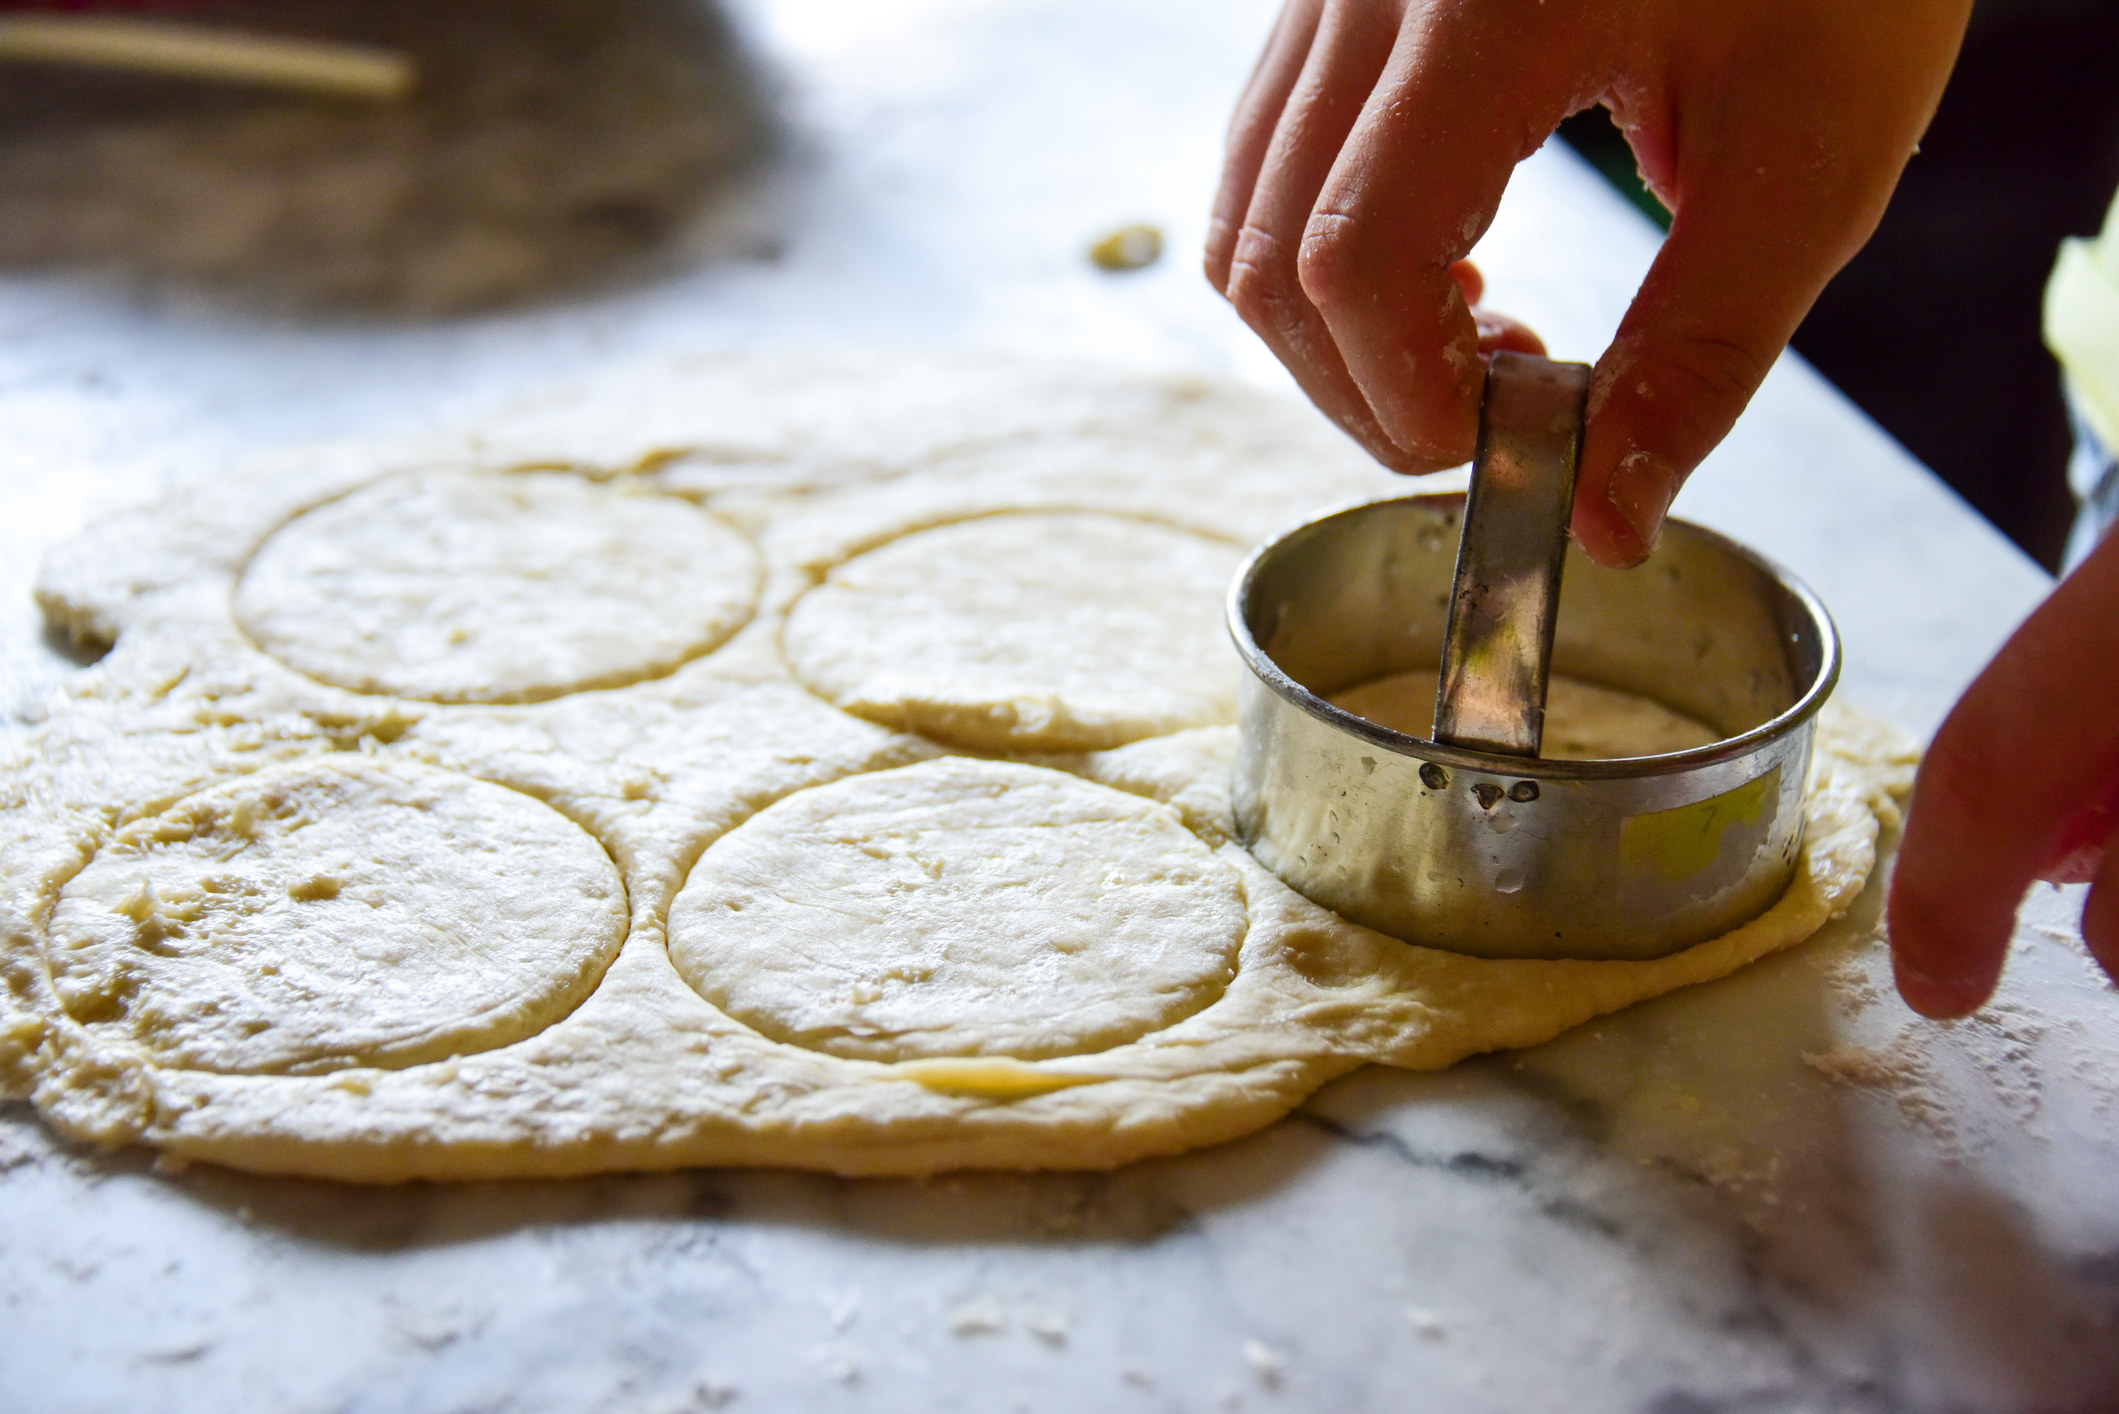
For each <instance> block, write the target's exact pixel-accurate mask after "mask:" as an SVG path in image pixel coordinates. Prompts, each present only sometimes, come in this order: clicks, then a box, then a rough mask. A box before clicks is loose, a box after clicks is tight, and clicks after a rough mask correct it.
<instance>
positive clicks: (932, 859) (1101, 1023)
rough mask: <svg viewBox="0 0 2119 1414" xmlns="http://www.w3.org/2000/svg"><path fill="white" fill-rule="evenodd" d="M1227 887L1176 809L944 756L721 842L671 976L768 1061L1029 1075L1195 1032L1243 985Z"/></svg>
mask: <svg viewBox="0 0 2119 1414" xmlns="http://www.w3.org/2000/svg"><path fill="white" fill-rule="evenodd" d="M1247 926H1248V913H1247V910H1246V906H1245V902H1244V896H1243V889H1242V885H1241V883H1240V881H1239V879H1238V877H1237V874H1236V872H1235V870H1233V869H1232V868H1230V867H1229V866H1228V865H1226V864H1224V863H1222V862H1221V861H1220V860H1218V859H1216V858H1215V857H1214V856H1213V854H1212V853H1211V852H1210V851H1209V850H1208V848H1207V847H1206V845H1205V844H1203V843H1202V842H1201V841H1200V839H1199V838H1198V836H1196V835H1194V834H1192V833H1191V832H1190V831H1189V830H1187V829H1186V828H1185V827H1184V825H1183V824H1182V823H1181V822H1180V820H1179V818H1178V815H1177V812H1176V811H1175V810H1173V809H1172V808H1170V807H1169V806H1167V805H1163V804H1161V803H1159V802H1156V801H1151V800H1145V799H1142V798H1140V797H1138V796H1133V795H1127V794H1125V793H1124V792H1121V791H1116V790H1112V789H1110V788H1108V787H1106V786H1099V785H1094V784H1091V783H1090V782H1087V781H1083V780H1080V779H1078V778H1076V777H1073V776H1069V775H1066V774H1064V773H1062V772H1058V771H1050V770H1045V769H1043V768H1041V767H1035V766H1020V765H1014V764H1010V763H1006V762H998V761H974V760H967V759H964V758H960V757H949V758H944V759H942V760H938V761H928V762H923V763H921V764H920V765H917V766H906V767H902V768H899V769H897V770H893V771H883V772H878V773H876V774H873V775H865V776H857V777H854V778H852V779H850V780H845V781H840V782H838V783H836V784H833V785H828V786H821V787H818V788H816V789H814V790H806V791H801V792H798V793H797V794H795V795H792V796H790V797H788V798H787V799H785V800H782V801H780V802H779V803H777V804H775V805H772V806H770V807H768V808H767V809H765V810H763V811H761V812H759V813H758V814H757V815H756V816H754V817H752V818H751V819H750V820H748V821H746V822H745V823H744V824H742V825H739V826H738V827H737V828H735V829H734V830H731V831H730V832H729V833H728V834H727V835H725V836H723V837H722V838H721V839H720V840H719V841H717V842H716V843H715V844H714V845H713V846H711V847H710V848H709V849H708V850H707V851H706V853H705V854H704V855H702V856H701V857H700V860H699V863H698V864H697V865H696V866H695V867H694V868H693V870H692V873H691V878H690V879H689V880H688V881H687V882H686V884H685V886H684V888H683V889H682V891H680V892H679V893H678V895H677V898H676V900H675V902H674V903H673V904H672V905H671V908H670V919H669V943H670V956H671V958H672V959H673V960H674V961H675V963H676V966H677V970H678V972H680V973H681V974H682V975H683V977H684V979H685V980H686V981H687V982H689V983H691V985H692V986H693V987H694V988H695V989H696V990H697V991H698V992H699V994H700V995H701V996H703V997H705V998H706V999H707V1000H708V1001H710V1002H712V1003H713V1004H714V1005H715V1006H717V1007H720V1008H721V1009H722V1010H723V1011H725V1012H727V1013H728V1014H729V1015H731V1016H733V1017H735V1018H736V1019H737V1020H739V1021H741V1022H743V1023H745V1024H746V1025H748V1026H750V1027H752V1028H753V1029H754V1030H757V1031H759V1032H762V1033H763V1034H765V1035H766V1036H769V1037H771V1038H772V1039H774V1040H777V1041H785V1042H790V1043H792V1044H795V1045H799V1046H805V1047H808V1048H810V1049H813V1050H820V1051H825V1052H828V1053H830V1054H832V1055H837V1056H846V1057H850V1058H855V1059H864V1060H876V1061H897V1060H910V1059H914V1058H929V1057H943V1056H1011V1057H1015V1058H1018V1059H1022V1060H1038V1059H1044V1058H1047V1057H1052V1056H1065V1055H1080V1054H1084V1053H1087V1052H1092V1051H1100V1050H1104V1049H1107V1048H1109V1047H1111V1046H1116V1045H1120V1044H1123V1043H1125V1042H1127V1041H1131V1040H1134V1039H1136V1038H1137V1037H1139V1036H1142V1035H1144V1034H1146V1033H1147V1032H1150V1031H1154V1030H1158V1029H1160V1028H1162V1027H1164V1026H1168V1025H1170V1024H1172V1023H1173V1022H1176V1021H1179V1020H1182V1019H1183V1018H1184V1017H1186V1016H1189V1015H1191V1014H1192V1013H1193V1012H1196V1011H1198V1010H1200V1009H1201V1008H1202V1007H1204V1006H1206V1005H1207V1004H1208V1003H1210V1002H1212V1001H1213V1000H1215V999H1216V998H1217V997H1219V996H1220V995H1221V993H1222V991H1223V989H1224V988H1226V987H1227V986H1228V984H1229V981H1230V979H1231V978H1233V977H1234V976H1235V973H1236V952H1237V948H1238V947H1239V946H1240V944H1241V943H1242V941H1243V935H1244V931H1245V929H1246V927H1247Z"/></svg>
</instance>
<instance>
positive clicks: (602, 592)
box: [235, 471, 758, 702]
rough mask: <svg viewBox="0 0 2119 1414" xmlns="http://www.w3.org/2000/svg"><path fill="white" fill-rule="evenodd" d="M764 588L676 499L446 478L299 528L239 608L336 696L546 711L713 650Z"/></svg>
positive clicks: (364, 496) (418, 481) (249, 572)
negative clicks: (576, 695)
mask: <svg viewBox="0 0 2119 1414" xmlns="http://www.w3.org/2000/svg"><path fill="white" fill-rule="evenodd" d="M757 590H758V560H757V556H756V554H755V553H754V552H753V551H752V549H751V547H750V545H749V543H748V542H747V541H746V540H745V539H744V538H743V536H742V535H741V534H740V533H739V532H738V531H736V530H735V528H734V527H732V526H730V525H728V524H727V523H726V522H724V521H721V520H719V519H718V518H716V517H714V516H712V515H709V514H707V513H706V512H705V511H702V510H700V509H699V508H698V507H696V506H693V505H691V504H689V503H688V502H685V501H682V500H679V499H677V498H675V497H673V496H666V495H658V494H654V493H646V494H642V493H640V492H638V491H636V490H633V489H630V488H628V487H626V486H623V485H613V484H606V483H598V482H594V481H589V480H585V479H583V478H582V477H579V476H574V475H569V474H565V473H554V472H536V471H526V472H518V473H516V474H514V475H505V476H497V475H494V474H492V473H489V472H488V473H480V472H463V471H458V472H443V471H436V472H425V473H414V474H412V475H408V476H403V477H394V478H391V479H389V480H385V481H380V482H377V483H375V484H373V485H369V486H364V487H361V488H360V489H358V490H356V491H353V492H352V493H351V494H349V495H346V496H344V497H342V498H340V499H338V500H334V501H329V502H326V503H325V504H324V505H321V506H318V507H316V508H315V509H313V510H310V511H307V512H305V513H304V514H302V515H299V516H297V517H295V518H294V519H293V520H292V521H290V522H289V523H287V524H286V525H284V526H282V527H280V528H279V529H278V530H277V531H275V532H274V533H273V534H272V536H271V537H270V538H269V539H267V540H266V541H265V543H264V544H263V545H262V546H260V547H259V548H258V551H257V554H256V555H255V556H254V557H253V558H252V559H251V561H250V564H249V566H248V567H247V568H246V569H245V570H244V572H243V577H242V579H241V581H240V583H239V584H238V585H237V587H236V601H235V602H236V617H237V619H238V620H239V621H240V622H241V624H242V626H243V628H244V630H245V631H247V632H248V633H249V634H250V636H251V638H253V639H254V640H256V642H257V644H258V645H259V646H260V647H262V648H263V649H264V650H265V651H266V652H268V653H270V654H272V655H273V656H274V657H276V658H278V659H279V660H280V661H282V662H284V663H286V664H288V665H289V666H290V667H293V668H295V669H297V670H299V671H301V672H304V673H307V674H308V675H309V676H311V677H313V678H317V679H319V680H320V681H323V682H327V683H333V684H336V685H337V686H339V687H344V688H349V689H351V690H353V691H355V692H370V693H376V692H383V693H393V694H396V695H399V696H404V697H414V698H422V699H424V700H426V701H429V702H537V701H542V700H544V699H546V698H551V697H559V696H562V695H564V694H566V693H569V692H578V691H581V690H583V689H587V688H605V687H618V686H621V685H623V684H625V683H629V682H637V681H639V680H640V679H642V678H652V677H660V676H662V675H663V674H664V673H667V672H669V671H670V670H671V669H672V668H675V667H676V666H677V665H678V664H680V663H683V662H685V661H687V660H689V659H691V658H695V657H697V656H699V655H700V654H702V653H705V652H708V651H710V650H711V649H714V648H718V647H719V646H720V645H721V644H722V643H724V642H725V641H727V639H728V637H729V635H730V634H731V633H733V632H734V631H735V630H736V629H737V628H738V627H739V626H741V624H742V623H743V621H744V619H745V618H747V617H748V616H749V614H750V610H751V606H752V604H753V603H754V602H755V600H756V597H757Z"/></svg>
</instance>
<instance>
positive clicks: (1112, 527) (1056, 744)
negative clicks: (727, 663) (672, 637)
mask: <svg viewBox="0 0 2119 1414" xmlns="http://www.w3.org/2000/svg"><path fill="white" fill-rule="evenodd" d="M1241 559H1242V552H1241V551H1239V550H1238V549H1237V548H1236V547H1234V546H1232V545H1228V544H1224V543H1223V542H1221V541H1218V540H1213V539H1209V538H1208V537H1206V536H1203V535H1198V534H1195V533H1193V532H1191V531H1188V530H1180V529H1177V528H1176V527H1173V526H1168V525H1161V524H1157V523H1155V522H1152V521H1144V520H1132V519H1128V518H1126V517H1123V516H1114V515H1099V514H1088V513H1029V512H1017V513H1011V514H1004V515H993V516H986V517H983V518H980V519H978V520H969V521H960V522H957V523H954V524H950V525H944V526H939V527H937V528H935V529H932V530H922V531H916V532H914V533H912V534H909V535H906V536H904V537H902V538H900V539H897V540H893V541H891V542H889V543H888V544H886V545H883V546H882V547H880V548H878V549H875V550H871V551H869V552H867V553H866V554H862V555H857V556H855V557H854V558H853V559H850V560H848V561H846V562H845V563H843V564H841V565H839V566H838V567H837V568H835V569H834V570H832V571H831V573H830V574H829V575H828V576H826V578H825V580H824V582H823V583H822V584H821V585H819V586H818V587H817V588H815V589H814V590H812V591H810V592H809V593H808V594H807V595H805V596H804V597H803V598H802V599H801V601H800V602H798V603H797V604H796V605H795V607H794V610H793V612H792V613H791V614H790V615H789V616H788V620H787V625H786V628H785V631H784V634H783V642H784V644H785V647H786V652H787V659H788V663H789V665H790V666H791V667H792V668H793V670H794V672H795V675H796V676H797V677H799V678H800V679H801V680H802V681H803V682H804V683H805V684H807V685H808V687H809V688H810V690H811V691H813V692H815V693H817V694H818V695H819V696H821V697H823V698H824V699H825V700H826V701H828V702H830V703H832V704H833V705H834V706H836V707H839V708H841V709H843V710H845V711H848V712H851V713H853V714H854V715H855V716H858V717H865V718H867V719H868V720H869V721H872V722H878V723H881V724H882V725H884V726H887V727H894V728H897V729H899V730H904V731H914V732H918V733H920V734H921V735H923V736H928V737H932V738H934V739H936V740H938V741H945V742H949V743H952V744H954V745H958V746H965V747H970V748H973V749H975V750H1014V751H1021V750H1031V751H1084V750H1099V749H1102V748H1105V747H1111V746H1119V745H1123V744H1124V743H1126V742H1129V741H1136V740H1139V739H1141V738H1143V737H1150V736H1161V735H1163V734H1165V733H1167V732H1173V731H1180V730H1182V729H1184V728H1187V727H1196V726H1209V725H1215V724H1219V723H1224V722H1229V721H1233V720H1234V719H1235V711H1236V673H1237V667H1236V657H1235V654H1234V652H1233V651H1232V650H1231V649H1230V647H1229V642H1228V633H1227V631H1226V630H1225V629H1224V628H1223V627H1222V621H1221V604H1222V595H1223V593H1224V592H1225V591H1226V589H1227V587H1228V583H1229V577H1230V576H1231V575H1232V574H1234V573H1235V571H1236V566H1237V563H1238V561H1240V560H1241Z"/></svg>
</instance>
